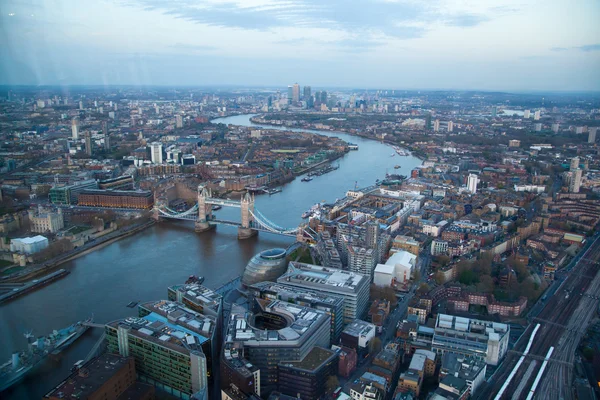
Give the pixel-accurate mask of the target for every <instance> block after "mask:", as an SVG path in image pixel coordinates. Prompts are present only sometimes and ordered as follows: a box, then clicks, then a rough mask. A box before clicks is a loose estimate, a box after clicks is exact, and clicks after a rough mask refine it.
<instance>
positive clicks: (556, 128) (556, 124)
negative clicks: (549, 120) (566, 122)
mask: <svg viewBox="0 0 600 400" xmlns="http://www.w3.org/2000/svg"><path fill="white" fill-rule="evenodd" d="M559 127H560V124H559V123H558V122H555V123H553V124H552V132H554V133H558V128H559Z"/></svg>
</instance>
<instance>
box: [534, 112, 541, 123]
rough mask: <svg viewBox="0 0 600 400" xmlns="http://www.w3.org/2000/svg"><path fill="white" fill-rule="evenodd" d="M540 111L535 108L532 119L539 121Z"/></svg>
mask: <svg viewBox="0 0 600 400" xmlns="http://www.w3.org/2000/svg"><path fill="white" fill-rule="evenodd" d="M541 114H542V112H541V111H540V110H537V111H536V112H535V114H533V120H534V121H539V120H540V116H541Z"/></svg>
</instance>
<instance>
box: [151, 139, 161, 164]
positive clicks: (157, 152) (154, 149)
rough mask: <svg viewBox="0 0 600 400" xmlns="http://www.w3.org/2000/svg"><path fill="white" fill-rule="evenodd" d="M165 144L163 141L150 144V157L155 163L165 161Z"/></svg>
mask: <svg viewBox="0 0 600 400" xmlns="http://www.w3.org/2000/svg"><path fill="white" fill-rule="evenodd" d="M162 150H163V146H162V143H159V142H152V143H151V144H150V159H151V160H152V163H154V164H162V162H163V152H162Z"/></svg>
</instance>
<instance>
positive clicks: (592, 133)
mask: <svg viewBox="0 0 600 400" xmlns="http://www.w3.org/2000/svg"><path fill="white" fill-rule="evenodd" d="M597 129H598V128H589V129H588V143H596V130H597Z"/></svg>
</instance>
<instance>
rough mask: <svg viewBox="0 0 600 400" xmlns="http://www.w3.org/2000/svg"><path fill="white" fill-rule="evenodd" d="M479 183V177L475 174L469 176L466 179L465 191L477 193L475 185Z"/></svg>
mask: <svg viewBox="0 0 600 400" xmlns="http://www.w3.org/2000/svg"><path fill="white" fill-rule="evenodd" d="M478 183H479V177H478V176H477V175H475V174H469V177H468V178H467V189H469V192H471V193H477V184H478Z"/></svg>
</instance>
